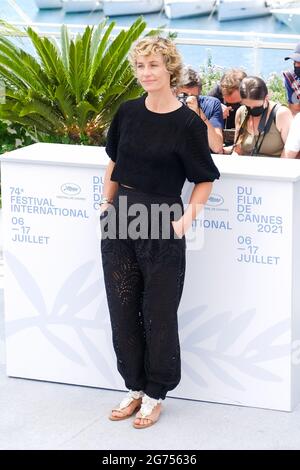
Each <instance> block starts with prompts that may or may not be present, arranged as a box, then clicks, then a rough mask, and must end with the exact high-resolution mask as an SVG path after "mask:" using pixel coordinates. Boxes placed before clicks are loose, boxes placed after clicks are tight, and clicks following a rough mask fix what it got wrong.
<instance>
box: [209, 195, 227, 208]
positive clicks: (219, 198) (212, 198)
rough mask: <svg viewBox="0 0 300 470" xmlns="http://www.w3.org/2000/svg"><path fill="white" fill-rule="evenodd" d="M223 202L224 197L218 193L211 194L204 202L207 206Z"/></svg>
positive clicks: (218, 204)
mask: <svg viewBox="0 0 300 470" xmlns="http://www.w3.org/2000/svg"><path fill="white" fill-rule="evenodd" d="M223 202H224V198H223V197H222V196H221V195H220V194H211V195H210V196H209V198H208V201H207V203H206V205H207V206H209V207H216V206H221V205H222V204H223Z"/></svg>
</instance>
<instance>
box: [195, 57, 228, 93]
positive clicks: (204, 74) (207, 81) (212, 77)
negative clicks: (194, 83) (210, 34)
mask: <svg viewBox="0 0 300 470" xmlns="http://www.w3.org/2000/svg"><path fill="white" fill-rule="evenodd" d="M223 72H224V69H223V68H222V67H219V66H218V65H214V64H213V59H212V55H211V52H210V51H209V52H208V57H207V63H206V64H204V65H201V67H200V70H199V73H200V76H201V80H202V94H203V95H208V93H209V92H210V91H211V90H212V88H214V87H215V85H217V83H218V82H219V81H220V79H221V77H222V75H223Z"/></svg>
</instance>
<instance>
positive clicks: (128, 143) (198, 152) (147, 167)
mask: <svg viewBox="0 0 300 470" xmlns="http://www.w3.org/2000/svg"><path fill="white" fill-rule="evenodd" d="M145 98H146V95H144V96H142V97H141V98H137V99H134V100H129V101H127V102H125V103H123V104H122V105H121V106H120V107H119V109H118V111H117V113H116V114H115V116H114V118H113V121H112V123H111V125H110V128H109V131H108V135H107V144H106V152H107V154H108V156H109V157H110V158H111V159H112V160H113V161H114V162H115V163H116V164H115V167H114V169H113V172H112V175H111V180H112V181H118V182H119V183H123V184H125V185H127V186H133V187H135V188H137V189H140V190H141V191H144V192H149V193H153V194H162V195H167V196H180V195H181V190H182V187H183V184H184V182H185V179H186V178H187V179H188V180H189V181H191V182H194V183H202V182H205V181H214V180H215V179H216V178H219V176H220V173H219V171H218V169H217V167H216V166H215V164H214V162H213V160H212V158H211V154H210V150H209V147H208V141H207V129H206V126H205V124H204V123H203V121H202V120H201V119H200V117H199V116H198V115H197V114H196V113H195V112H194V111H192V110H191V109H189V108H188V107H187V106H185V105H182V106H181V107H180V108H178V109H176V110H175V111H171V112H169V113H155V112H152V111H149V110H148V109H147V108H146V105H145Z"/></svg>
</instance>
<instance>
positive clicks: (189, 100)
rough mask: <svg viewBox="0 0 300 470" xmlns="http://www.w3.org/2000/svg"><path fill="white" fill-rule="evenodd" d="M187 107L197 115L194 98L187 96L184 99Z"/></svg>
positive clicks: (197, 106) (196, 104)
mask: <svg viewBox="0 0 300 470" xmlns="http://www.w3.org/2000/svg"><path fill="white" fill-rule="evenodd" d="M186 104H187V106H188V107H189V108H190V109H192V110H193V111H195V113H197V114H198V115H199V105H198V100H197V98H196V96H188V97H187V99H186Z"/></svg>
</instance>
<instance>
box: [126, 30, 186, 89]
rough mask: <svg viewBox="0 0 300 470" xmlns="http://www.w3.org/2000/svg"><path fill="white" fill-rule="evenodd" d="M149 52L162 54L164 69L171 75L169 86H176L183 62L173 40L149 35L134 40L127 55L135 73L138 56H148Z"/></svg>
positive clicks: (179, 78)
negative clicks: (136, 40)
mask: <svg viewBox="0 0 300 470" xmlns="http://www.w3.org/2000/svg"><path fill="white" fill-rule="evenodd" d="M150 54H162V56H163V59H164V62H165V65H166V69H167V71H168V72H169V73H170V76H171V78H170V86H171V87H172V88H173V87H174V88H175V87H176V86H178V85H179V83H180V81H181V74H182V69H183V64H182V59H181V55H180V54H179V52H178V50H177V48H176V46H175V44H174V42H173V41H171V40H170V39H166V38H162V37H160V36H150V37H146V38H144V39H140V40H139V41H138V42H136V43H135V44H134V45H133V46H132V48H131V50H130V52H129V56H128V60H129V62H130V64H131V67H132V69H133V72H134V74H135V75H136V63H137V58H138V56H141V55H143V56H149V55H150Z"/></svg>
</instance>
